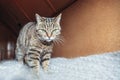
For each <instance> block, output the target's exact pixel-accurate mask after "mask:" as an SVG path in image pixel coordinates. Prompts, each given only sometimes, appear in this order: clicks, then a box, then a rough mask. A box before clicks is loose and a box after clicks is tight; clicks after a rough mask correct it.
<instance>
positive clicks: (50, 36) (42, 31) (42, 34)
mask: <svg viewBox="0 0 120 80" xmlns="http://www.w3.org/2000/svg"><path fill="white" fill-rule="evenodd" d="M60 19H61V14H60V15H58V16H57V17H54V18H46V17H41V16H39V15H38V14H36V20H37V24H36V32H37V35H38V37H39V39H40V40H42V41H47V42H51V41H54V40H56V39H58V38H59V35H60V34H61V27H60Z"/></svg>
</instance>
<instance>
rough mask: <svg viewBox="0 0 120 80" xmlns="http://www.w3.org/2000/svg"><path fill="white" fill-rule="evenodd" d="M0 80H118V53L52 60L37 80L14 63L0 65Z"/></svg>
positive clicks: (23, 67) (119, 68) (25, 68)
mask: <svg viewBox="0 0 120 80" xmlns="http://www.w3.org/2000/svg"><path fill="white" fill-rule="evenodd" d="M0 80H120V51H118V52H111V53H104V54H101V55H91V56H87V57H78V58H74V59H66V58H53V59H51V61H50V66H49V71H48V72H44V71H43V70H42V69H41V70H40V79H37V78H36V77H35V76H34V75H33V74H32V72H31V71H30V69H28V68H27V67H26V66H24V65H21V64H19V63H18V62H16V61H5V62H2V63H0Z"/></svg>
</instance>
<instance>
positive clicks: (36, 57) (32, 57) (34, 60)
mask: <svg viewBox="0 0 120 80" xmlns="http://www.w3.org/2000/svg"><path fill="white" fill-rule="evenodd" d="M24 62H25V64H26V65H27V66H28V67H30V68H32V70H33V72H34V73H37V75H39V71H40V52H39V51H38V50H35V49H30V50H29V51H28V52H27V54H26V55H25V58H24Z"/></svg>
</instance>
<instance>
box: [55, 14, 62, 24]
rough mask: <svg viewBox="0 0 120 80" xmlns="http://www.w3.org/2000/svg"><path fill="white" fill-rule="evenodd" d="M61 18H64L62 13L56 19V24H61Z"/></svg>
mask: <svg viewBox="0 0 120 80" xmlns="http://www.w3.org/2000/svg"><path fill="white" fill-rule="evenodd" d="M61 16H62V13H60V14H59V15H58V16H57V17H55V22H56V23H58V24H59V23H60V20H61Z"/></svg>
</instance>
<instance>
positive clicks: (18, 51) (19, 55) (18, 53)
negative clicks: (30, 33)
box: [15, 47, 24, 64]
mask: <svg viewBox="0 0 120 80" xmlns="http://www.w3.org/2000/svg"><path fill="white" fill-rule="evenodd" d="M15 56H16V60H17V61H18V62H20V63H22V64H23V60H24V59H23V58H24V53H23V52H22V51H21V49H20V48H18V47H17V48H16V50H15Z"/></svg>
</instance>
